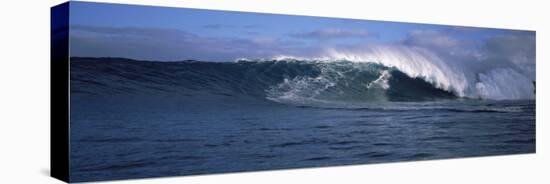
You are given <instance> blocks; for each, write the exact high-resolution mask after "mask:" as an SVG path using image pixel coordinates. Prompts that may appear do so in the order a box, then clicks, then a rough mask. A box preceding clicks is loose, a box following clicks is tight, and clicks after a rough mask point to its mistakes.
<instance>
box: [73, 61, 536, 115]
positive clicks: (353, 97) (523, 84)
mask: <svg viewBox="0 0 550 184" xmlns="http://www.w3.org/2000/svg"><path fill="white" fill-rule="evenodd" d="M373 53H375V54H376V55H375V56H377V57H374V58H369V59H365V58H358V57H357V58H356V57H350V56H349V55H345V54H344V53H338V54H339V55H335V56H337V57H340V58H341V59H328V58H323V59H315V60H299V59H275V60H238V61H236V62H206V61H183V62H148V61H136V60H129V59H121V58H71V93H72V94H75V95H92V96H102V95H109V96H112V95H118V94H155V95H172V96H178V95H181V96H209V95H216V96H220V95H222V96H226V97H234V98H243V97H247V98H256V99H263V100H266V99H267V100H269V101H274V102H278V103H284V104H295V105H307V104H312V103H320V104H326V103H331V104H333V103H347V104H349V103H371V102H372V103H376V102H386V101H398V102H399V101H406V102H411V101H437V100H441V99H445V100H447V99H459V98H475V99H479V98H482V99H496V100H503V99H506V100H511V99H532V98H534V95H533V87H532V86H531V85H532V84H531V81H529V80H528V79H526V78H523V76H522V75H521V74H520V73H517V72H514V71H513V70H508V69H495V70H491V71H490V72H488V73H480V74H478V75H477V76H476V80H473V79H471V78H469V77H468V74H464V73H461V72H464V71H461V70H459V69H456V68H452V67H450V66H447V65H444V64H442V63H438V62H433V61H430V62H427V61H426V60H427V59H428V58H427V57H428V56H425V55H422V54H421V52H416V51H408V52H404V54H403V55H400V56H395V55H386V54H385V53H382V52H376V51H374V52H373ZM402 53H403V52H402ZM431 59H433V58H431ZM403 60H407V61H409V62H402V61H403ZM405 63H407V64H405Z"/></svg>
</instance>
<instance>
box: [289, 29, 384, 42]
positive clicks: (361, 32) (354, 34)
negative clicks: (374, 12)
mask: <svg viewBox="0 0 550 184" xmlns="http://www.w3.org/2000/svg"><path fill="white" fill-rule="evenodd" d="M288 36H290V37H293V38H300V39H316V40H327V39H344V38H367V37H377V36H378V35H377V34H375V33H372V32H370V31H368V30H366V29H321V30H315V31H311V32H304V33H291V34H288Z"/></svg>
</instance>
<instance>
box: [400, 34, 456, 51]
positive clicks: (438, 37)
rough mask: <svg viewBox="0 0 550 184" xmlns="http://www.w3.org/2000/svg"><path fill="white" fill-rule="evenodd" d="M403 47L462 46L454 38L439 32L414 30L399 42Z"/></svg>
mask: <svg viewBox="0 0 550 184" xmlns="http://www.w3.org/2000/svg"><path fill="white" fill-rule="evenodd" d="M401 43H403V44H405V45H412V46H421V47H427V48H453V47H457V46H459V45H460V44H462V42H461V41H459V40H458V39H456V38H453V37H451V36H450V35H448V34H445V33H444V32H441V31H435V30H414V31H411V32H409V34H408V35H407V36H406V37H405V38H404V39H403V40H401Z"/></svg>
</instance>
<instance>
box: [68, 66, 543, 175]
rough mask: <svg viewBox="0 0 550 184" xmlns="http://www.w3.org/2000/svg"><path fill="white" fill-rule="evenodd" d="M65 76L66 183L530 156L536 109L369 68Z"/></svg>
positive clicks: (85, 71)
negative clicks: (67, 87) (67, 111)
mask: <svg viewBox="0 0 550 184" xmlns="http://www.w3.org/2000/svg"><path fill="white" fill-rule="evenodd" d="M70 65H71V67H70V85H71V96H70V121H71V122H70V159H71V160H70V179H71V181H74V182H78V181H97V180H113V179H128V178H146V177H162V176H180V175H196V174H212V173H226V172H240V171H258V170H273V169H289V168H307V167H319V166H338V165H350V164H368V163H384V162H396V161H416V160H431V159H446V158H459V157H474V156H490V155H507V154H524V153H534V152H535V150H536V149H535V142H536V139H535V135H536V133H535V109H536V108H535V107H536V103H535V100H534V99H511V100H510V99H487V98H482V96H479V97H473V96H467V95H466V96H464V95H461V94H458V93H457V91H453V90H452V89H451V88H445V86H442V85H437V84H436V83H433V82H431V81H430V80H426V79H423V78H419V77H409V76H410V75H407V73H405V72H403V71H400V70H398V69H397V68H395V67H388V66H384V65H381V64H377V63H371V62H364V63H357V62H350V61H345V60H341V61H332V62H326V61H302V60H272V61H244V60H241V61H235V62H206V61H192V60H188V61H181V62H149V61H135V60H130V59H122V58H71V64H70ZM529 85H531V84H529ZM502 94H504V93H502Z"/></svg>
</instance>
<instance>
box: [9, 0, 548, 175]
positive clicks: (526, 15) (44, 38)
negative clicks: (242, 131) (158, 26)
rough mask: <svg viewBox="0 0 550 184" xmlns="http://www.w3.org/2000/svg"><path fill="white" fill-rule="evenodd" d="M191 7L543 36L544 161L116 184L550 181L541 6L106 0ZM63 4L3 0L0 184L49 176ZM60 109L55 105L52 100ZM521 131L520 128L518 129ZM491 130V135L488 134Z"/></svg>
mask: <svg viewBox="0 0 550 184" xmlns="http://www.w3.org/2000/svg"><path fill="white" fill-rule="evenodd" d="M102 1H103V2H120V3H137V4H149V5H163V6H179V7H191V8H206V9H222V10H240V11H252V12H269V13H283V14H294V15H314V16H328V17H342V18H358V19H371V20H389V21H402V22H419V23H439V24H450V25H467V26H480V27H495V28H512V29H529V30H536V31H537V153H536V154H528V155H516V156H496V157H480V158H466V159H452V160H436V161H421V162H404V163H391V164H374V165H359V166H346V167H330V168H317V169H297V170H281V171H270V172H251V173H250V172H249V173H237V174H216V175H207V176H192V177H168V178H157V179H140V180H125V181H117V182H115V183H239V184H241V183H277V184H279V183H367V182H374V183H405V182H406V183H409V182H412V183H548V182H550V177H548V176H547V175H549V174H550V161H549V160H550V152H549V140H550V139H549V138H550V137H549V136H548V132H549V129H548V128H549V127H548V125H547V122H548V120H550V115H549V114H548V113H550V111H548V110H546V109H548V108H549V105H550V102H549V100H548V97H545V96H543V94H549V93H548V87H549V82H548V79H550V76H549V75H550V74H549V73H545V70H548V69H549V68H548V64H547V63H546V61H547V60H548V59H549V57H550V56H549V55H548V52H549V50H548V49H549V46H548V45H549V43H550V40H549V39H550V37H549V36H548V35H550V29H549V28H550V26H549V24H550V20H549V19H548V17H550V13H548V11H550V9H549V7H550V6H549V5H546V4H545V1H543V0H521V1H518V0H516V1H510V2H503V1H496V0H495V1H490V0H488V1H479V0H460V1H458V0H456V1H440V0H414V1H410V0H401V1H397V0H376V1H371V2H366V1H349V0H330V1H328V0H327V1H322V2H321V1H320V0H317V1H305V0H299V1H297V2H295V1H296V0H295V1H293V0H251V1H247V0H224V1H223V2H222V1H219V2H218V1H216V0H194V1H191V0H171V1H168V0H102ZM62 2H63V1H61V0H48V1H45V0H37V1H22V0H19V1H8V0H5V1H1V3H2V4H1V6H0V8H1V11H0V13H1V15H0V45H1V48H0V183H29V184H31V183H33V184H34V183H40V184H43V183H44V184H45V183H62V182H60V181H58V180H56V179H53V178H51V177H49V176H48V175H49V145H50V143H49V135H50V134H49V130H50V126H49V125H50V124H49V123H50V121H49V113H50V111H49V104H50V97H49V95H50V91H49V89H50V83H49V72H50V71H49V62H50V59H49V39H50V35H49V34H50V30H49V23H50V19H49V17H50V15H49V11H50V10H49V8H50V7H51V6H53V5H56V4H59V3H62ZM546 72H548V71H546ZM52 103H55V102H52ZM518 123H519V122H518ZM487 131H491V130H487Z"/></svg>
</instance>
